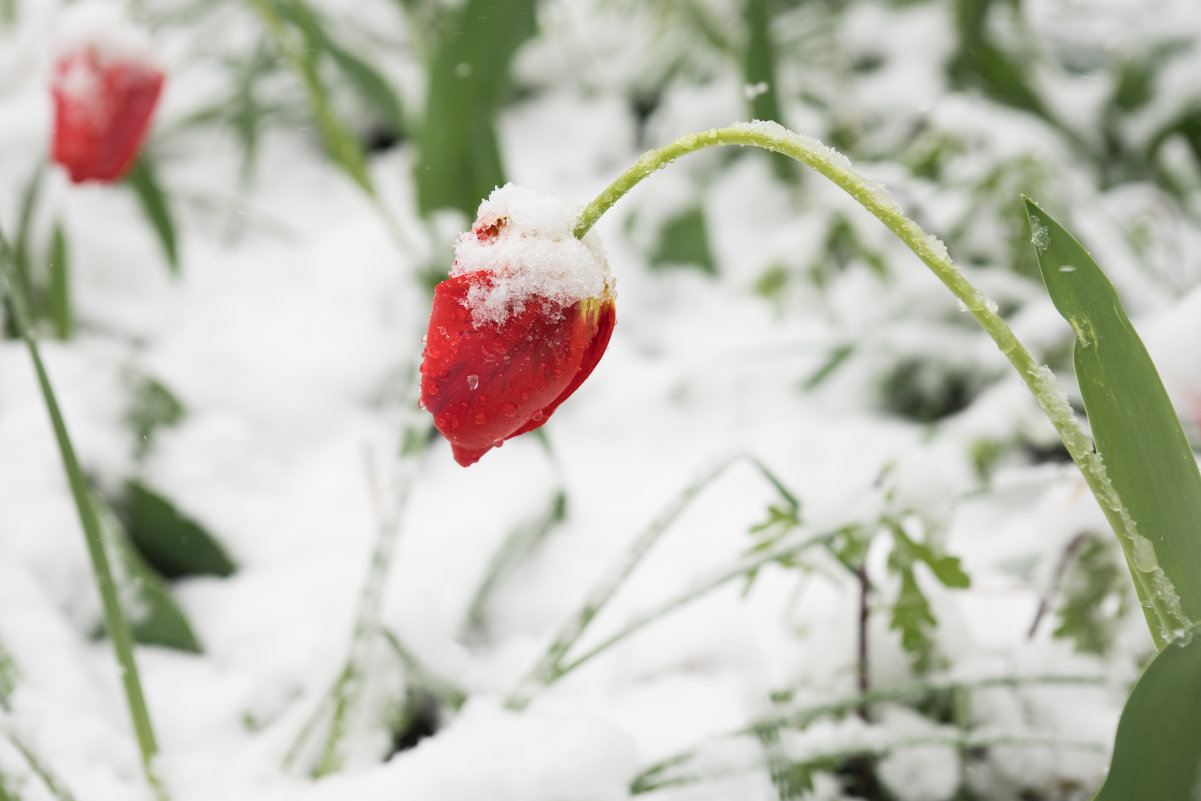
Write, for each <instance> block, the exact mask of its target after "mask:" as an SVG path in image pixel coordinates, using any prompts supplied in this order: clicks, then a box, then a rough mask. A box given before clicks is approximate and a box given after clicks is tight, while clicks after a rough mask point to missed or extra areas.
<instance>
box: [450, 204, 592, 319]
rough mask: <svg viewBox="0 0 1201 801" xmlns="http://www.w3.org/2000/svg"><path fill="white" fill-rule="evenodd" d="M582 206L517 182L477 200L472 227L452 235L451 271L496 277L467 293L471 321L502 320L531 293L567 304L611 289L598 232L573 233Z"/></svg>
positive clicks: (516, 310)
mask: <svg viewBox="0 0 1201 801" xmlns="http://www.w3.org/2000/svg"><path fill="white" fill-rule="evenodd" d="M578 216H579V209H577V208H576V207H574V206H571V205H569V204H567V203H565V202H564V201H562V200H559V199H557V198H554V197H550V196H548V195H545V194H542V193H540V192H536V191H534V190H532V189H527V188H525V187H522V186H516V185H514V184H512V183H510V184H506V185H505V186H502V187H498V188H497V189H495V190H493V192H492V194H491V195H489V196H488V198H487V199H486V200H485V201H484V202H482V203H481V204H480V208H479V212H478V215H477V218H476V222H475V225H474V226H473V230H472V231H467V232H465V233H464V234H462V235H461V236H460V237H459V239H458V241H457V242H455V261H454V266H453V267H451V270H450V275H451V276H452V277H453V276H460V275H465V274H467V273H474V272H479V271H484V272H487V273H488V274H489V275H491V276H492V277H493V280H492V282H491V284H490V285H489V286H487V287H484V286H481V285H475V286H472V288H471V290H470V292H469V294H468V296H467V306H468V308H470V309H471V314H472V321H473V322H474V323H475V325H477V326H479V325H482V324H484V323H503V322H504V321H505V320H506V319H508V318H509V316H511V315H512V314H515V313H520V312H521V311H522V310H523V309H524V308H525V304H526V302H527V301H529V300H530V299H531V298H539V299H544V300H549V301H550V302H552V303H553V304H555V305H557V306H559V307H561V308H566V307H568V306H571V305H573V304H575V303H578V302H579V301H581V300H585V299H589V298H601V297H603V296H605V295H606V294H612V292H613V279H612V277H611V276H610V275H609V265H608V262H607V261H606V258H605V251H604V248H603V247H602V245H601V243H600V239H599V237H598V235H597V234H595V233H594V232H592V231H589V232H588V233H587V234H586V235H585V236H584V238H583V239H577V238H576V237H575V235H574V233H573V229H574V228H575V223H576V219H577V217H578Z"/></svg>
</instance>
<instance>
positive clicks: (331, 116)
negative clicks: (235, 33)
mask: <svg viewBox="0 0 1201 801" xmlns="http://www.w3.org/2000/svg"><path fill="white" fill-rule="evenodd" d="M295 5H296V4H294V3H292V4H288V5H280V4H279V3H272V2H271V0H254V8H255V10H256V11H258V14H259V18H260V19H262V20H263V24H264V25H266V27H267V32H268V33H269V34H271V39H272V41H274V43H275V46H276V48H278V50H279V52H280V54H281V55H282V56H283V57H284V58H285V59H286V60H287V61H288V63H289V64H290V65H291V66H292V69H293V70H295V72H296V74H297V75H298V76H299V77H300V80H301V83H303V84H304V91H305V95H306V96H307V97H308V101H309V108H310V110H311V112H312V114H313V119H314V120H315V121H316V123H317V129H318V130H319V131H320V132H321V139H322V141H323V142H324V144H325V149H326V152H327V153H328V154H329V156H330V158H332V159H333V160H334V162H335V163H336V164H337V165H338V166H339V167H341V168H342V170H343V171H344V172H345V173H346V174H347V175H349V176H350V178H351V180H353V181H354V182H355V183H356V184H358V186H359V188H360V189H362V190H363V191H364V192H365V193H366V194H367V195H368V196H370V197H375V187H374V185H373V184H372V183H371V176H370V175H369V174H368V172H367V155H366V154H365V153H364V152H363V148H362V146H361V145H360V144H359V141H358V139H356V138H355V136H354V134H352V133H351V132H350V129H348V128H347V127H346V125H345V124H344V123H343V122H342V120H341V119H340V118H339V117H338V115H337V114H336V113H335V112H334V107H333V103H331V102H330V99H329V93H328V92H326V90H325V84H323V83H322V82H321V74H320V69H319V60H320V58H321V53H322V48H321V42H320V41H319V40H317V39H316V38H315V37H314V35H313V34H312V32H310V31H306V30H305V29H304V28H303V27H302V28H301V33H302V35H303V46H302V47H298V46H297V45H296V43H295V42H293V41H292V39H291V37H290V36H289V32H288V30H287V25H286V23H285V22H284V17H283V16H282V15H281V13H280V11H279V9H280V8H288V9H289V11H294V8H295ZM289 16H292V14H289Z"/></svg>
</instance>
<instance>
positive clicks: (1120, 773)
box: [1093, 629, 1201, 801]
mask: <svg viewBox="0 0 1201 801" xmlns="http://www.w3.org/2000/svg"><path fill="white" fill-rule="evenodd" d="M1199 635H1201V630H1198V629H1193V630H1191V631H1189V632H1188V633H1186V634H1185V635H1184V636H1183V637H1181V638H1180V639H1179V640H1177V641H1176V642H1173V643H1171V644H1169V645H1168V646H1167V647H1166V648H1164V649H1163V651H1161V652H1160V653H1159V655H1158V656H1156V657H1155V660H1154V661H1153V662H1152V663H1151V664H1150V665H1148V666H1147V669H1146V670H1144V671H1143V675H1142V676H1140V677H1139V680H1138V682H1137V683H1135V685H1134V689H1133V690H1131V691H1130V697H1129V698H1128V699H1127V700H1126V707H1125V708H1124V709H1123V710H1122V718H1121V720H1120V721H1119V722H1118V733H1117V737H1116V739H1115V741H1114V747H1113V760H1112V761H1111V762H1110V766H1109V776H1108V777H1107V778H1106V779H1105V784H1104V785H1102V787H1101V790H1100V792H1098V793H1097V795H1096V796H1095V797H1094V798H1093V801H1129V799H1133V798H1147V799H1151V798H1154V799H1155V801H1195V800H1196V799H1197V797H1198V787H1199V786H1201V785H1199V784H1198V777H1201V722H1199V721H1201V718H1198V716H1197V699H1198V698H1201V636H1199Z"/></svg>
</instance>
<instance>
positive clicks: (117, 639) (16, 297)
mask: <svg viewBox="0 0 1201 801" xmlns="http://www.w3.org/2000/svg"><path fill="white" fill-rule="evenodd" d="M0 278H2V279H3V281H0V283H2V284H5V285H7V289H8V291H7V293H6V295H5V296H6V297H7V298H8V305H9V310H10V312H11V314H12V317H13V322H14V324H15V326H16V329H17V332H18V333H19V334H20V336H21V338H22V339H23V340H24V341H25V345H26V347H27V348H28V350H29V357H30V359H31V360H32V361H33V368H34V371H35V372H36V374H37V380H38V385H39V387H40V388H41V391H42V398H43V399H44V401H45V404H46V412H47V413H48V414H49V416H50V423H51V425H52V426H53V428H54V437H55V439H56V440H57V442H58V449H59V455H60V456H61V457H62V461H63V470H64V472H65V473H66V474H67V482H68V483H69V485H70V487H71V495H72V497H73V498H74V499H75V509H76V511H77V512H78V514H79V522H80V524H81V526H82V527H83V533H84V541H85V543H86V544H87V549H88V557H89V558H90V560H91V566H92V575H93V576H94V577H95V579H96V585H97V587H98V589H99V590H100V602H101V608H102V611H103V616H104V628H105V631H107V632H108V637H109V640H110V642H112V644H113V652H114V653H115V655H116V658H117V663H118V665H119V667H120V673H121V684H122V686H123V687H124V689H125V700H126V705H127V706H128V707H129V716H130V718H131V720H132V722H133V729H134V734H135V736H136V738H137V741H138V750H139V751H140V752H141V756H142V770H143V772H144V773H145V776H146V781H147V783H148V784H149V785H150V787H151V789H152V790H153V791H154V794H155V797H156V798H157V799H158V800H159V801H166V800H167V798H168V796H167V791H166V788H165V787H164V786H163V784H162V782H161V781H160V780H159V778H158V774H157V772H156V770H155V767H154V758H155V756H156V755H157V754H158V741H157V740H156V738H155V736H154V728H153V726H152V725H151V722H150V712H149V710H148V709H147V707H146V698H145V695H144V694H143V692H142V682H141V679H140V678H139V676H138V666H137V662H135V661H134V657H133V635H132V634H131V633H130V629H129V622H128V620H127V619H126V618H125V614H124V612H122V610H121V602H120V599H119V598H118V596H117V584H116V580H115V579H114V577H113V571H112V567H111V565H110V564H109V558H108V549H107V545H106V541H105V536H104V533H103V531H102V529H101V526H100V520H99V518H98V517H97V514H96V507H95V501H94V500H93V499H92V493H91V490H90V489H89V488H88V485H87V481H86V480H85V479H84V476H83V470H82V468H81V467H80V465H79V459H78V457H77V456H76V455H75V448H74V446H73V445H72V444H71V438H70V436H69V435H68V433H67V426H66V423H65V422H64V420H63V416H62V412H61V411H60V410H59V407H58V401H57V400H56V398H55V395H54V389H53V387H52V386H51V384H50V376H49V375H48V374H47V372H46V366H45V364H44V363H43V362H42V355H41V351H40V350H39V348H38V344H37V338H36V336H35V334H34V331H33V328H32V322H31V319H30V315H29V312H28V309H27V308H26V305H25V296H24V291H25V287H24V285H23V284H22V283H21V280H20V276H19V275H18V274H17V270H16V267H15V265H14V259H13V257H12V250H11V248H10V247H9V245H8V241H7V240H6V239H5V238H4V235H3V234H0Z"/></svg>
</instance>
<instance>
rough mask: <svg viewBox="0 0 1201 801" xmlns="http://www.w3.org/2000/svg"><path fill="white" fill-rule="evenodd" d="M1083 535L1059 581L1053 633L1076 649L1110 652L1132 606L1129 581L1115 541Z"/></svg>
mask: <svg viewBox="0 0 1201 801" xmlns="http://www.w3.org/2000/svg"><path fill="white" fill-rule="evenodd" d="M1083 537H1084V538H1083V540H1082V541H1081V544H1080V546H1079V547H1078V548H1076V549H1074V550H1075V553H1074V557H1075V558H1073V559H1071V561H1070V562H1069V563H1068V565H1067V569H1066V570H1065V571H1064V575H1063V578H1062V579H1061V581H1060V595H1061V596H1062V600H1061V601H1060V604H1059V607H1058V609H1057V610H1056V613H1055V615H1056V619H1057V620H1058V623H1059V625H1058V626H1056V628H1055V632H1054V633H1055V636H1056V637H1060V638H1062V639H1066V640H1070V641H1071V642H1072V644H1073V645H1074V646H1075V648H1076V650H1077V651H1081V652H1084V653H1090V654H1098V655H1102V654H1107V653H1109V649H1110V646H1111V645H1112V644H1113V640H1114V637H1115V636H1116V634H1117V627H1118V623H1119V621H1120V620H1121V619H1122V617H1123V616H1124V615H1125V612H1126V610H1127V609H1128V607H1129V595H1130V583H1129V581H1128V580H1127V577H1126V575H1127V574H1126V571H1125V570H1123V569H1122V565H1120V564H1119V563H1118V562H1117V561H1115V558H1114V556H1115V554H1114V548H1113V542H1112V540H1110V539H1102V538H1101V537H1099V536H1097V535H1095V534H1085V535H1083Z"/></svg>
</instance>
